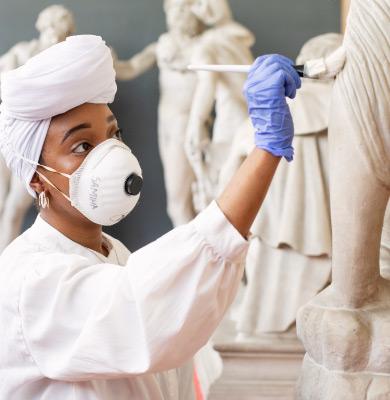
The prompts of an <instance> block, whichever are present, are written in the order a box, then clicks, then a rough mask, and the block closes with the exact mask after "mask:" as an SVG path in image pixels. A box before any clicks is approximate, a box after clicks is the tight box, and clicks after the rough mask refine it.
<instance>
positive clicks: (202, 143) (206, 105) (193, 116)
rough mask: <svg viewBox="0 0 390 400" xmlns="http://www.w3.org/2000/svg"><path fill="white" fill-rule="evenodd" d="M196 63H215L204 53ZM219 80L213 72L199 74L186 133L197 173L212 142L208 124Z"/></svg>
mask: <svg viewBox="0 0 390 400" xmlns="http://www.w3.org/2000/svg"><path fill="white" fill-rule="evenodd" d="M196 63H200V64H211V63H213V59H212V57H211V55H210V52H204V53H203V54H202V56H200V57H197V58H196ZM217 79H218V78H217V74H216V73H213V72H198V73H197V83H196V88H195V92H194V96H193V101H192V107H191V112H190V116H189V121H188V125H187V132H186V150H187V156H188V157H189V159H190V163H191V164H192V166H193V168H194V170H195V172H196V170H197V169H198V168H199V167H200V163H201V162H202V156H201V154H202V151H203V150H204V149H205V147H207V145H208V144H209V142H210V137H209V129H208V127H207V124H208V122H209V120H210V117H211V114H212V111H213V106H214V102H215V98H216V90H217ZM198 164H199V165H198Z"/></svg>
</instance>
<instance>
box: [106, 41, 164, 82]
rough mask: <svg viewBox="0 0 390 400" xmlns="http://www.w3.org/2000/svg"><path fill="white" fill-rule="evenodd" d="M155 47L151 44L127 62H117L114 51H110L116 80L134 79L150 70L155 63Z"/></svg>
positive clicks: (154, 44) (155, 44)
mask: <svg viewBox="0 0 390 400" xmlns="http://www.w3.org/2000/svg"><path fill="white" fill-rule="evenodd" d="M156 47H157V43H152V44H150V45H148V46H146V47H145V48H144V49H143V50H142V51H141V52H140V53H138V54H136V55H135V56H133V57H131V58H130V59H129V60H119V59H118V56H117V55H116V53H115V51H114V50H111V51H112V55H113V59H114V68H115V71H116V78H117V79H118V80H131V79H135V78H137V77H138V76H140V75H142V74H143V73H144V72H146V71H147V70H149V69H150V68H152V67H153V66H154V65H155V64H156V62H157V55H156Z"/></svg>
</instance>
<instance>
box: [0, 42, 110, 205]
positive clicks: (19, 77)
mask: <svg viewBox="0 0 390 400" xmlns="http://www.w3.org/2000/svg"><path fill="white" fill-rule="evenodd" d="M116 89H117V87H116V83H115V71H114V68H113V61H112V57H111V52H110V49H109V48H108V47H107V46H106V44H105V42H104V41H103V40H102V38H101V37H100V36H94V35H78V36H70V37H68V38H67V39H66V40H65V41H64V42H61V43H58V44H56V45H54V46H52V47H50V48H48V49H47V50H44V51H42V52H41V53H39V54H38V55H36V56H35V57H33V58H31V59H30V60H29V61H28V62H27V63H26V64H25V65H23V66H22V67H19V68H17V69H15V70H13V71H10V72H6V73H4V74H2V76H1V98H2V103H1V105H0V150H1V152H2V154H3V156H4V158H5V161H6V163H7V165H8V167H9V168H10V169H11V170H12V172H13V173H14V174H16V175H17V176H19V178H20V179H22V180H23V182H24V183H25V185H26V188H27V190H28V191H29V193H30V194H31V195H32V196H34V197H35V196H36V195H35V193H34V191H33V190H32V189H31V188H30V181H31V179H32V177H33V175H34V172H35V169H36V168H35V166H33V165H31V164H30V163H28V162H26V161H23V159H22V158H21V157H20V155H22V156H23V157H25V158H27V159H29V160H32V161H34V162H38V160H39V157H40V154H41V151H42V147H43V143H44V141H45V138H46V135H47V131H48V129H49V125H50V121H51V118H52V117H54V116H56V115H59V114H63V113H65V112H67V111H69V110H71V109H72V108H75V107H77V106H79V105H82V104H84V103H95V104H108V103H112V102H113V101H114V97H115V93H116Z"/></svg>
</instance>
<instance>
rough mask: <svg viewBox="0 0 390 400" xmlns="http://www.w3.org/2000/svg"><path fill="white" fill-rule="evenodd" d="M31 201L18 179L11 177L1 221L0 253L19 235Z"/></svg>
mask: <svg viewBox="0 0 390 400" xmlns="http://www.w3.org/2000/svg"><path fill="white" fill-rule="evenodd" d="M32 201H33V199H32V197H31V196H30V195H29V194H28V192H27V191H26V188H25V187H24V185H23V184H22V182H21V181H20V180H19V178H17V177H16V176H12V177H11V186H10V191H9V193H8V196H7V198H6V202H5V205H4V211H3V215H2V221H1V236H0V252H1V251H2V250H4V248H5V247H7V246H8V244H9V243H11V242H12V241H13V240H14V239H15V238H16V237H17V236H19V235H20V232H21V230H22V224H23V220H24V217H25V215H26V213H27V211H28V209H29V208H30V206H31V204H32Z"/></svg>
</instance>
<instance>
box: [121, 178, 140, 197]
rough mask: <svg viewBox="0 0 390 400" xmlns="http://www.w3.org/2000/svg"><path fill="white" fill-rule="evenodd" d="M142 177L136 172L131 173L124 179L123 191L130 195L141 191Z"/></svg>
mask: <svg viewBox="0 0 390 400" xmlns="http://www.w3.org/2000/svg"><path fill="white" fill-rule="evenodd" d="M143 182H144V181H143V179H142V177H140V176H139V175H137V174H131V175H130V176H129V177H128V178H127V179H126V181H125V192H126V193H127V194H128V195H130V196H136V195H137V194H139V193H140V192H141V189H142V185H143Z"/></svg>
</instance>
